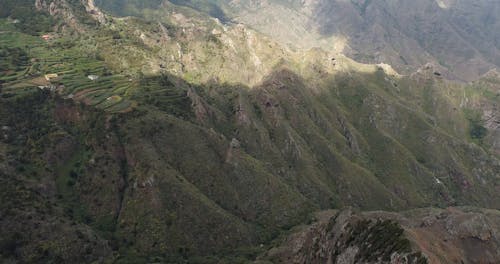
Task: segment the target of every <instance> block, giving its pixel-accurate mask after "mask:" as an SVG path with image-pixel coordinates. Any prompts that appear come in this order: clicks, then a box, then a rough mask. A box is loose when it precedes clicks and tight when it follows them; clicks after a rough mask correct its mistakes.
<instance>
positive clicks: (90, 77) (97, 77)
mask: <svg viewBox="0 0 500 264" xmlns="http://www.w3.org/2000/svg"><path fill="white" fill-rule="evenodd" d="M87 78H89V79H90V80H91V81H96V80H97V79H99V76H97V75H93V74H92V75H89V76H87Z"/></svg>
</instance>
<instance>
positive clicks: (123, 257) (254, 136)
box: [0, 1, 500, 263]
mask: <svg viewBox="0 0 500 264" xmlns="http://www.w3.org/2000/svg"><path fill="white" fill-rule="evenodd" d="M50 2H51V1H42V2H40V3H41V5H40V6H41V7H42V9H45V8H49V9H48V11H53V10H58V12H55V13H54V12H52V14H53V15H55V17H56V23H55V25H54V26H53V27H49V28H48V29H43V31H40V32H35V36H33V35H30V34H31V33H30V32H24V31H23V30H21V29H19V28H18V27H17V26H16V24H15V23H13V21H12V20H9V19H2V20H1V21H0V22H1V23H0V26H1V29H0V31H1V32H2V33H1V34H2V37H3V38H2V39H1V43H0V48H1V52H0V55H1V56H2V58H5V60H2V61H6V62H7V63H5V64H4V63H2V70H1V72H0V80H1V83H2V87H1V98H0V100H1V102H0V107H1V108H0V110H1V111H0V127H1V128H2V134H1V135H2V141H1V142H2V145H0V146H1V148H0V150H1V151H2V152H1V155H0V157H2V159H1V160H0V164H1V165H2V167H5V168H6V170H5V172H6V173H4V174H5V175H3V176H5V177H4V178H5V179H8V180H5V184H4V185H3V186H2V188H4V189H5V191H6V193H7V194H12V195H5V196H2V197H1V198H2V205H4V204H5V205H6V207H5V208H6V209H3V208H2V212H1V213H2V218H1V221H2V227H4V226H5V227H16V228H18V229H19V228H20V226H19V225H16V223H18V222H23V223H24V222H26V223H29V225H23V227H25V228H26V229H22V230H18V229H16V228H2V229H1V232H2V234H1V237H2V238H5V239H4V240H2V245H4V248H3V249H2V259H18V260H20V261H25V262H29V261H32V262H43V261H46V260H47V261H50V260H52V261H59V260H61V259H62V261H66V262H70V261H72V260H74V258H78V259H85V261H87V260H88V261H99V260H100V259H102V260H109V261H116V262H127V261H130V262H133V263H137V262H173V263H179V262H182V261H185V262H187V261H189V262H190V263H191V262H196V261H198V262H201V263H210V262H214V263H217V262H219V261H224V260H225V261H227V262H229V263H237V262H244V261H248V260H249V259H255V257H256V256H257V255H258V254H260V253H262V251H264V250H265V248H263V247H260V246H258V245H259V244H261V243H262V244H266V245H267V244H268V243H269V242H270V241H271V240H272V239H273V238H275V237H276V236H278V235H279V234H282V233H283V232H285V231H286V230H287V229H289V228H291V227H292V226H295V225H297V224H300V223H304V222H307V221H308V220H309V219H310V214H311V213H312V212H313V211H316V210H319V209H330V208H341V207H343V206H355V207H359V208H361V209H370V210H375V209H384V210H400V209H410V208H415V207H423V206H442V207H444V206H448V205H474V206H481V207H490V208H497V209H498V208H499V206H500V201H499V200H500V197H499V196H498V191H499V188H500V187H499V186H500V185H499V184H500V183H499V180H500V179H499V177H500V176H499V175H498V172H499V171H500V162H499V160H498V156H495V154H493V153H494V151H496V150H497V148H496V146H497V145H495V144H490V142H496V141H495V140H496V137H495V136H492V133H496V131H497V130H495V129H497V128H496V127H495V126H494V125H492V123H491V122H490V119H488V120H485V119H483V116H490V114H487V113H489V112H491V108H490V106H492V107H493V106H494V105H495V104H497V103H498V100H499V97H498V82H496V81H495V80H496V79H495V78H496V77H495V75H494V74H493V73H492V74H491V75H488V76H486V77H485V79H484V80H483V81H481V82H478V83H476V84H475V85H476V86H466V85H462V84H456V83H450V82H447V81H445V80H443V79H442V78H441V76H438V74H439V73H437V72H436V70H435V69H434V68H432V67H430V66H429V67H426V68H423V69H422V70H421V71H419V72H418V73H416V74H414V75H411V76H401V75H398V74H397V73H395V72H394V71H393V70H392V69H391V68H390V66H388V65H365V64H360V63H356V62H354V61H352V60H350V59H348V58H346V57H344V56H342V55H332V54H329V53H327V52H324V51H321V50H316V49H313V50H310V51H307V52H302V51H297V52H294V51H291V50H289V49H287V48H285V47H282V46H280V45H278V44H276V43H275V42H274V41H273V40H270V39H268V38H266V37H264V36H262V35H260V34H258V33H256V32H255V31H252V30H250V29H248V28H246V27H245V26H243V25H234V26H231V25H223V24H220V23H218V22H217V21H214V20H212V19H207V18H206V17H205V16H204V15H203V14H200V13H198V12H197V11H195V10H192V9H187V8H185V7H176V6H172V5H171V6H170V7H171V8H172V9H169V8H167V9H162V10H157V11H156V12H154V13H152V14H151V18H155V19H156V18H158V20H155V21H154V22H152V21H144V20H141V19H137V18H115V17H110V16H107V15H100V14H101V13H100V12H99V10H97V9H94V8H90V7H91V5H89V3H91V2H92V1H85V2H84V4H86V6H87V8H85V5H84V6H82V5H77V4H78V3H80V2H66V1H54V2H53V3H56V4H50ZM54 5H55V6H56V7H58V8H56V9H52V8H50V6H54ZM166 5H168V4H166ZM65 7H68V8H65ZM78 10H80V11H88V12H89V14H87V13H85V12H78ZM192 14H194V15H192ZM99 17H104V20H102V19H101V20H100V18H99ZM68 18H71V19H68ZM160 18H161V20H160ZM81 21H94V22H92V23H90V22H89V23H82V22H81ZM54 29H55V30H54ZM46 30H47V31H49V32H47V31H46ZM52 30H54V31H52ZM45 33H48V34H47V35H48V40H43V39H41V38H40V37H39V36H37V35H39V34H45ZM214 69H217V70H214ZM54 73H57V74H58V77H57V78H54V79H51V78H50V77H48V79H49V81H47V80H46V79H45V78H44V77H45V76H44V75H45V74H54ZM92 75H96V76H98V79H97V80H96V79H94V78H92V79H91V78H89V76H92ZM22 109H28V110H29V111H20V110H22ZM493 115H494V114H493ZM478 116H479V118H478ZM468 120H470V122H469V121H468ZM493 135H494V134H493ZM437 142H439V144H437ZM24 193H27V194H30V193H32V194H36V195H21V194H24ZM16 194H19V195H16ZM14 198H16V199H19V201H18V200H15V199H14ZM19 203H23V204H25V205H26V206H24V207H20V208H23V210H20V209H19V210H18V211H21V212H16V214H10V213H9V212H10V211H11V210H14V211H16V210H17V209H15V208H16V206H15V205H16V204H19ZM42 204H45V205H46V207H45V208H43V207H42ZM41 207H42V208H41ZM42 209H43V210H42ZM30 217H31V218H30ZM33 219H36V220H33ZM38 219H40V220H38ZM53 219H62V220H61V221H63V223H64V221H67V222H68V225H69V226H68V227H66V226H65V225H63V226H62V227H60V228H61V229H62V230H60V229H59V230H57V229H55V228H53V227H51V226H50V223H51V221H53ZM31 223H32V224H33V225H31ZM40 225H41V226H44V227H45V226H49V227H50V228H43V229H41V230H39V229H37V228H38V227H39V226H40ZM53 230H56V231H57V232H55V231H53ZM82 230H83V231H82ZM79 232H80V233H83V235H81V234H80V233H79ZM38 234H40V235H38ZM55 234H61V235H63V236H64V237H66V238H71V239H73V238H74V239H76V241H77V243H75V244H73V245H70V244H68V243H61V244H57V243H56V244H54V243H52V241H53V239H51V236H53V235H55ZM73 234H74V235H73ZM87 236H89V237H91V238H92V239H90V238H87ZM4 241H5V242H4ZM18 241H22V243H18ZM65 247H69V249H67V248H65ZM100 248H103V249H102V250H98V249H100ZM81 249H84V251H83V252H81V251H80V250H81ZM68 252H69V253H68Z"/></svg>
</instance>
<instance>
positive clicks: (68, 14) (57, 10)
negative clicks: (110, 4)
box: [35, 0, 107, 32]
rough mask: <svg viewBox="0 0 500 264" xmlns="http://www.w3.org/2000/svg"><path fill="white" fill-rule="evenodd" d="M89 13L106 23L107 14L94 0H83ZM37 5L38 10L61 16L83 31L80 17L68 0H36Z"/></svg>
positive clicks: (71, 25)
mask: <svg viewBox="0 0 500 264" xmlns="http://www.w3.org/2000/svg"><path fill="white" fill-rule="evenodd" d="M81 3H82V5H83V7H84V8H85V11H86V12H87V14H88V15H89V16H90V17H91V18H93V19H94V20H96V21H98V22H99V23H101V24H104V23H106V21H107V20H106V16H105V15H104V13H102V12H101V10H100V9H99V8H97V7H96V5H95V4H94V0H81ZM35 7H36V8H37V9H38V10H44V11H47V12H48V13H49V14H50V15H51V16H55V17H59V18H61V19H62V20H63V21H64V22H65V23H66V24H67V25H68V26H69V27H71V28H73V29H74V30H76V31H78V32H83V31H84V27H83V26H82V24H81V23H78V19H79V18H78V17H77V16H75V12H74V8H75V6H72V5H71V4H69V3H68V2H67V1H66V0H52V1H50V0H36V1H35Z"/></svg>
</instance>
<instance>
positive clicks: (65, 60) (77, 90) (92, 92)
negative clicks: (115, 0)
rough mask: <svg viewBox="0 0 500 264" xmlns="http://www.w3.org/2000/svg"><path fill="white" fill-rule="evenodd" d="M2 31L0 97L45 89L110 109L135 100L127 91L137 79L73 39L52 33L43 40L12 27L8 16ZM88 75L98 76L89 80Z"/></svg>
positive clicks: (123, 107) (126, 106)
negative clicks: (116, 69) (109, 65)
mask: <svg viewBox="0 0 500 264" xmlns="http://www.w3.org/2000/svg"><path fill="white" fill-rule="evenodd" d="M0 32H1V33H0V34H1V38H0V84H1V85H2V90H1V91H2V96H16V95H19V94H22V93H24V92H27V91H31V90H33V89H39V88H40V89H46V88H48V89H51V90H52V91H54V92H57V93H58V94H60V95H61V96H64V97H65V98H69V99H74V100H76V101H80V102H83V103H85V104H87V105H91V106H95V107H97V108H99V109H102V110H105V111H107V112H111V113H120V112H127V111H130V110H132V109H133V107H134V105H135V103H134V102H133V101H131V100H130V99H128V98H127V96H126V94H127V92H128V91H129V90H130V89H133V88H134V87H136V86H137V82H135V81H134V80H133V79H131V78H130V77H128V76H124V75H119V74H113V73H112V72H111V71H110V70H109V69H108V68H107V67H106V65H105V63H104V62H103V61H101V60H99V59H98V58H97V57H98V56H97V55H95V54H89V52H86V51H85V50H84V49H82V47H81V46H78V45H75V44H74V43H75V42H74V39H70V38H68V37H62V36H58V35H50V36H49V38H50V39H49V40H48V41H45V40H43V39H42V38H40V37H38V36H31V35H27V34H23V33H20V32H18V31H16V30H15V28H14V27H13V25H12V24H10V23H9V22H8V21H6V20H1V21H0ZM47 74H57V78H52V79H50V80H47V79H46V78H45V75H47ZM89 75H96V76H99V78H98V79H97V80H91V79H89V78H88V76H89Z"/></svg>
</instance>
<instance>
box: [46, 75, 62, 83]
mask: <svg viewBox="0 0 500 264" xmlns="http://www.w3.org/2000/svg"><path fill="white" fill-rule="evenodd" d="M57 77H59V75H57V73H50V74H45V80H47V81H49V82H50V81H52V80H54V79H57Z"/></svg>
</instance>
